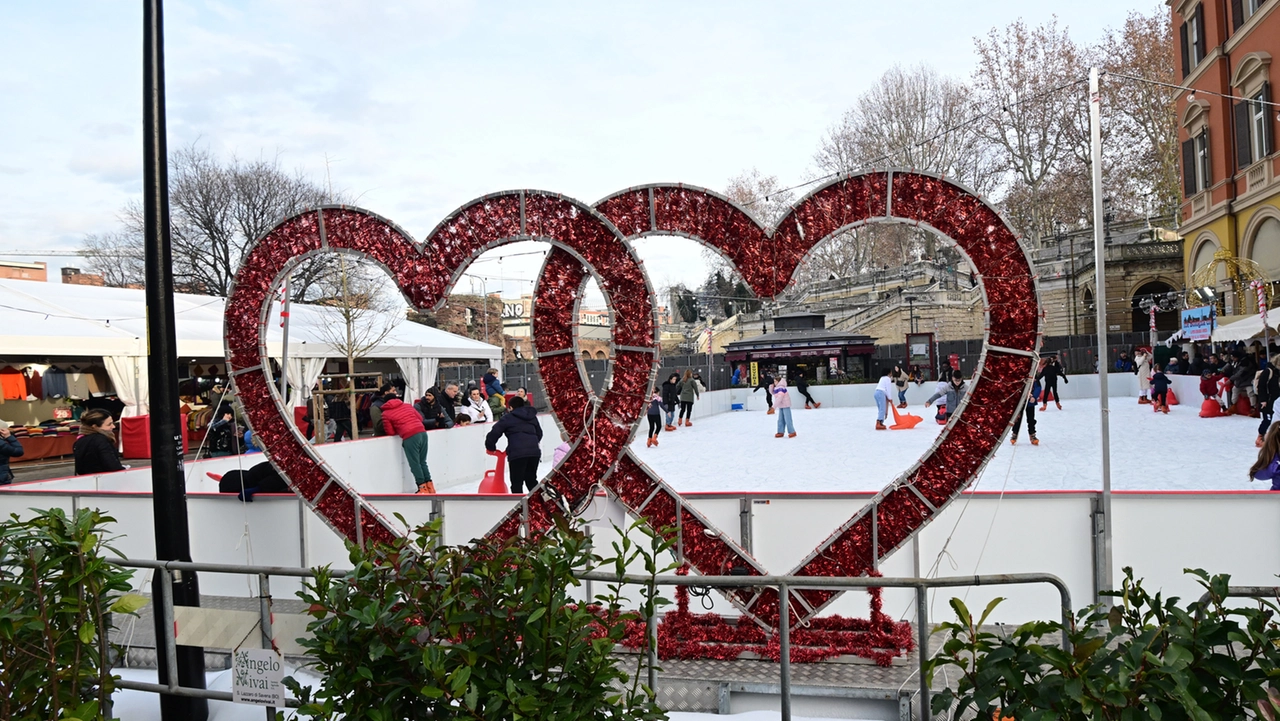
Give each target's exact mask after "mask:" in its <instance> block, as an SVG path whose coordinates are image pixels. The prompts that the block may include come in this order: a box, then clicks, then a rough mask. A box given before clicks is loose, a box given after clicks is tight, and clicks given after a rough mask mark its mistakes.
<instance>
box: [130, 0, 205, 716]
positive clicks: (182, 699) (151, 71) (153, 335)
mask: <svg viewBox="0 0 1280 721" xmlns="http://www.w3.org/2000/svg"><path fill="white" fill-rule="evenodd" d="M161 5H162V3H161V0H146V2H145V3H144V4H143V30H142V32H143V40H142V76H143V80H142V98H143V100H142V123H143V132H142V138H143V140H142V142H143V152H142V155H143V166H142V167H143V192H144V197H143V214H144V215H143V227H144V229H143V233H144V241H143V242H144V244H145V252H146V256H145V258H146V266H145V273H146V275H145V277H146V299H147V347H148V351H147V372H148V373H149V374H150V376H149V379H148V388H149V391H150V394H151V395H150V400H151V404H150V405H151V411H150V413H151V418H150V420H151V462H152V465H151V505H152V512H153V515H154V518H155V534H156V559H157V560H160V561H190V560H191V539H190V535H189V532H188V527H187V491H186V480H185V474H184V473H183V472H182V451H181V448H180V444H181V443H182V435H181V428H180V426H179V424H180V422H181V418H180V415H179V412H178V350H177V333H176V331H175V330H174V309H173V253H172V247H171V244H170V237H169V175H168V157H169V153H168V148H167V141H166V137H165V136H166V132H165V105H164V13H163V8H162V7H161ZM166 573H168V571H156V574H155V583H154V584H153V585H152V588H153V589H159V588H162V585H161V584H162V581H161V574H166ZM173 576H174V578H173V586H172V588H173V598H172V601H173V603H174V605H176V606H199V605H200V585H199V583H198V582H197V580H196V574H195V573H193V572H190V571H183V572H174V574H173ZM155 619H156V620H155V623H156V661H157V664H156V665H157V666H158V667H159V679H160V683H161V684H168V683H169V682H170V680H171V679H170V678H169V672H168V668H167V663H166V659H167V656H168V654H167V653H166V650H165V645H164V643H163V642H161V639H163V638H164V635H163V634H164V632H165V630H166V629H165V623H164V614H161V613H159V612H158V611H157V613H156V614H155ZM169 630H170V631H172V629H169ZM176 656H177V658H176V659H175V661H176V664H175V666H176V668H177V670H178V678H177V679H176V680H177V682H178V684H179V685H181V686H186V687H188V688H204V687H205V680H204V649H202V648H197V647H194V646H179V647H178V648H177V653H176ZM208 716H209V705H208V702H207V701H205V700H204V699H200V698H190V697H186V696H172V695H168V694H162V695H161V696H160V717H161V718H162V719H164V721H179V720H182V721H187V720H191V721H204V719H206V718H208Z"/></svg>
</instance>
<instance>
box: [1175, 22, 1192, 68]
mask: <svg viewBox="0 0 1280 721" xmlns="http://www.w3.org/2000/svg"><path fill="white" fill-rule="evenodd" d="M1178 35H1180V36H1181V38H1182V77H1184V78H1185V77H1187V76H1188V75H1190V74H1191V52H1190V51H1191V48H1189V47H1188V46H1187V24H1186V23H1183V24H1182V25H1181V26H1180V27H1179V28H1178Z"/></svg>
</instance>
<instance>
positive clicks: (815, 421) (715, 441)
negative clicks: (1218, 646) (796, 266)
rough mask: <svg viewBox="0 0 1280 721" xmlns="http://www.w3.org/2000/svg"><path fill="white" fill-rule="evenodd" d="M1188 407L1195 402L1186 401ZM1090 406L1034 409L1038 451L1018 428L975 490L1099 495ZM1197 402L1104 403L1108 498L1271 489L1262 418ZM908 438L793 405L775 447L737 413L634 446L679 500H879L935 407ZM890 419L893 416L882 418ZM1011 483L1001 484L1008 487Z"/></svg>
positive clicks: (915, 449) (755, 414)
mask: <svg viewBox="0 0 1280 721" xmlns="http://www.w3.org/2000/svg"><path fill="white" fill-rule="evenodd" d="M1193 400H1194V399H1193ZM1098 411H1099V408H1098V399H1097V398H1085V399H1068V400H1066V401H1064V402H1063V407H1062V410H1058V409H1057V408H1055V407H1054V406H1053V405H1052V404H1050V406H1049V408H1048V410H1045V411H1040V410H1039V406H1037V412H1036V421H1037V425H1036V436H1037V437H1038V438H1039V439H1040V445H1039V446H1032V445H1031V443H1030V442H1029V441H1028V439H1027V428H1026V423H1025V421H1024V423H1023V427H1022V432H1021V435H1020V437H1019V439H1018V443H1017V445H1010V444H1009V441H1008V440H1007V439H1006V440H1005V441H1004V443H1003V444H1002V446H1001V448H1000V450H999V452H997V453H996V456H995V457H994V458H993V459H992V460H991V462H990V463H989V464H988V465H987V467H986V470H985V472H984V473H983V475H982V477H981V478H980V479H979V480H978V482H977V484H976V485H975V488H976V489H977V490H985V491H999V490H1000V489H1001V488H1002V487H1003V488H1006V489H1007V490H1011V491H1013V490H1018V491H1026V490H1050V491H1058V490H1098V489H1101V488H1102V475H1101V432H1100V430H1099V429H1100V421H1099V413H1098ZM1199 411H1200V405H1199V402H1198V401H1196V402H1195V404H1194V405H1176V406H1172V407H1171V408H1170V412H1169V414H1168V415H1165V414H1163V413H1153V412H1152V410H1151V406H1149V405H1140V404H1139V403H1138V402H1137V399H1136V398H1114V397H1113V398H1111V403H1110V419H1111V422H1110V426H1111V434H1110V436H1111V487H1112V488H1113V489H1115V490H1143V491H1152V490H1188V491H1189V490H1267V488H1269V486H1268V485H1267V484H1263V483H1261V482H1257V481H1255V482H1252V483H1251V482H1250V481H1249V480H1248V478H1247V472H1248V470H1249V466H1250V465H1252V463H1253V460H1254V458H1256V457H1257V452H1258V451H1257V449H1256V448H1255V447H1254V439H1255V438H1256V437H1257V428H1258V423H1259V421H1258V419H1256V418H1248V417H1239V416H1232V417H1227V418H1200V417H1199ZM900 412H905V413H914V414H916V415H920V416H923V417H924V422H922V423H921V424H919V425H918V426H916V427H915V428H914V429H911V430H900V431H877V430H874V426H875V420H876V411H875V408H819V409H815V410H805V409H804V408H793V409H792V415H793V417H794V421H795V426H796V432H797V436H796V437H795V438H785V437H784V438H774V432H775V430H776V419H777V416H770V415H765V413H764V412H763V411H737V412H731V413H723V414H719V415H715V416H711V417H710V418H706V419H703V420H699V421H697V422H696V425H694V426H693V427H682V428H678V429H677V430H675V431H671V432H667V431H664V432H663V433H662V434H661V436H660V438H659V446H658V447H657V448H646V447H645V438H644V435H643V433H641V434H639V435H638V436H637V439H636V441H635V442H634V443H632V445H631V448H632V450H633V451H634V452H635V454H636V455H637V457H639V458H640V459H641V460H643V461H644V462H645V463H647V464H648V465H649V466H650V467H651V468H653V469H654V470H655V471H656V472H657V473H658V474H660V475H661V476H662V478H663V479H664V480H666V481H667V482H668V483H670V484H671V485H672V486H673V487H674V488H675V489H676V490H677V491H680V492H700V491H878V490H880V489H881V488H882V487H883V486H884V485H885V484H887V483H888V482H889V481H891V480H893V479H894V478H895V477H896V476H898V475H899V474H900V473H902V472H903V471H905V470H906V469H907V468H908V467H909V466H910V465H911V464H912V463H914V462H915V461H916V459H918V458H919V457H920V456H921V454H923V453H924V452H925V451H926V450H927V449H928V448H929V446H930V444H932V443H933V441H934V440H935V439H937V437H938V434H939V433H940V432H941V431H942V429H943V426H940V425H938V424H937V423H936V422H934V419H933V415H934V409H933V408H929V409H925V408H923V407H922V406H921V404H918V403H917V404H913V405H912V406H911V407H909V408H907V409H906V410H905V411H900ZM886 422H888V423H891V422H892V416H890V420H889V421H886ZM1006 478H1007V485H1006Z"/></svg>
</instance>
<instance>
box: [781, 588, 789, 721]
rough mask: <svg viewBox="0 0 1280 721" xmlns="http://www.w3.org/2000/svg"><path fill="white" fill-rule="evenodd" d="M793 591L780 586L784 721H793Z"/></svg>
mask: <svg viewBox="0 0 1280 721" xmlns="http://www.w3.org/2000/svg"><path fill="white" fill-rule="evenodd" d="M790 596H791V591H789V590H788V589H787V584H785V583H779V584H778V655H779V658H778V673H779V674H780V676H781V679H780V680H781V683H780V684H779V687H780V688H779V690H780V691H781V695H782V721H791V598H790Z"/></svg>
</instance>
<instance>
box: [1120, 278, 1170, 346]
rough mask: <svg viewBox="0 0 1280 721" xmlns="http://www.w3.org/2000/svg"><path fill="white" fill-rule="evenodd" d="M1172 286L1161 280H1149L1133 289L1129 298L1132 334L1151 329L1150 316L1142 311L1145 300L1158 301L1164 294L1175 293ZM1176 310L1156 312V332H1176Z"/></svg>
mask: <svg viewBox="0 0 1280 721" xmlns="http://www.w3.org/2000/svg"><path fill="white" fill-rule="evenodd" d="M1176 291H1177V288H1174V287H1173V285H1172V284H1170V283H1168V282H1166V281H1163V280H1150V281H1147V282H1145V283H1143V284H1142V285H1139V286H1138V287H1137V288H1135V289H1134V291H1133V294H1132V295H1131V296H1130V301H1129V302H1130V306H1131V307H1132V308H1133V328H1132V330H1133V332H1134V333H1145V332H1147V331H1148V330H1149V329H1150V327H1151V319H1150V316H1148V315H1147V311H1145V310H1143V308H1142V302H1143V301H1144V300H1147V299H1159V298H1160V297H1161V296H1163V295H1165V294H1166V293H1173V292H1176ZM1180 322H1181V321H1180V319H1179V317H1178V311H1177V310H1168V311H1163V312H1160V311H1157V312H1156V330H1161V331H1173V330H1177V329H1178V327H1179V324H1180Z"/></svg>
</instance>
